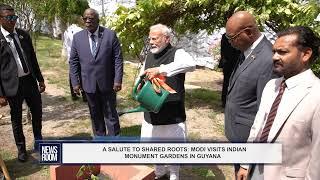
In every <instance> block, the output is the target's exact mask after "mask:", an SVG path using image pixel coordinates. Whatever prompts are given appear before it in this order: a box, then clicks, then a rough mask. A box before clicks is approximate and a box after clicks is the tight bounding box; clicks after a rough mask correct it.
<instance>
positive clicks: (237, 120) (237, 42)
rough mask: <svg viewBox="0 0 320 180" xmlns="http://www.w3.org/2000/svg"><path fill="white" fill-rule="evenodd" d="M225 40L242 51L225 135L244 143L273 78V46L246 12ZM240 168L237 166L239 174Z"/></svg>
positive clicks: (233, 22)
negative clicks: (263, 91) (267, 84)
mask: <svg viewBox="0 0 320 180" xmlns="http://www.w3.org/2000/svg"><path fill="white" fill-rule="evenodd" d="M226 37H227V39H228V40H229V42H230V43H231V45H232V46H233V47H235V48H237V49H239V50H240V51H241V55H240V57H242V58H240V59H239V60H238V64H237V65H236V68H235V70H234V71H233V73H232V75H231V78H230V83H229V87H228V93H227V102H226V107H225V112H224V113H225V135H226V137H227V138H228V140H229V141H230V142H246V141H247V138H248V136H249V133H250V128H251V126H252V124H253V121H254V118H255V115H256V113H257V111H258V107H259V103H260V99H261V94H262V90H263V88H264V86H265V85H266V83H267V82H268V81H269V80H270V79H271V78H272V76H273V71H272V44H271V43H270V42H269V41H268V40H267V38H266V37H265V36H264V35H262V34H261V33H260V31H259V29H258V27H257V24H256V21H255V18H254V17H253V15H252V14H250V13H248V12H246V11H239V12H236V13H235V14H233V15H232V16H231V17H230V18H229V20H228V21H227V24H226ZM239 167H240V166H238V165H237V166H236V167H235V170H236V171H238V169H239Z"/></svg>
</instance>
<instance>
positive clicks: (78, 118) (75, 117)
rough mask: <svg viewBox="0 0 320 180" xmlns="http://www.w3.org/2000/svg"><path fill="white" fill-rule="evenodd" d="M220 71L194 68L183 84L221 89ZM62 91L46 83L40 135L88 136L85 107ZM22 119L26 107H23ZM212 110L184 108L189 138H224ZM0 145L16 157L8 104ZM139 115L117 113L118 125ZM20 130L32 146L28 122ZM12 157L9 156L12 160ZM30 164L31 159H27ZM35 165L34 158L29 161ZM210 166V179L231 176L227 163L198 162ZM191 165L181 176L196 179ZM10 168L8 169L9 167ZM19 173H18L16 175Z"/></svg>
mask: <svg viewBox="0 0 320 180" xmlns="http://www.w3.org/2000/svg"><path fill="white" fill-rule="evenodd" d="M47 75H50V72H44V76H47ZM222 78H223V77H222V73H220V72H216V71H212V70H208V69H198V70H196V71H195V72H192V73H188V74H187V77H186V83H185V84H186V88H187V89H194V88H204V89H208V90H221V84H222ZM65 98H66V92H65V91H64V90H63V89H60V88H58V87H57V86H56V85H54V84H47V88H46V91H45V93H44V94H43V95H42V100H43V130H42V131H43V136H44V138H45V139H55V138H61V137H71V136H75V137H76V136H90V135H91V124H90V121H89V120H88V119H89V110H88V107H87V105H86V104H85V103H83V102H81V101H79V102H77V103H73V102H71V101H70V100H69V101H66V100H65ZM23 113H24V118H23V119H26V110H24V111H23ZM210 114H212V110H211V109H210V107H197V108H192V109H187V130H188V135H189V137H190V138H191V139H193V138H196V139H203V140H222V141H224V140H225V137H224V134H223V121H224V119H223V113H222V112H218V113H217V112H215V113H214V116H215V118H214V120H213V119H212V115H210ZM0 116H1V119H0V137H1V141H0V149H1V151H5V152H12V154H13V156H14V157H16V153H17V151H16V146H15V144H14V138H13V134H12V130H11V123H10V115H9V108H8V107H2V108H0ZM142 119H143V116H142V113H132V114H126V115H123V116H121V117H120V122H121V127H130V126H135V125H140V124H141V120H142ZM24 134H25V137H26V142H27V148H28V149H29V150H30V149H32V148H31V147H32V144H33V138H32V126H31V124H30V123H28V122H24ZM32 157H33V158H32V159H36V158H37V157H36V155H35V154H32ZM14 160H16V159H13V161H14ZM20 164H21V163H20ZM31 164H32V163H31ZM32 165H33V166H35V162H33V164H32ZM199 167H205V168H210V169H211V170H212V172H213V173H214V174H215V178H213V179H231V175H232V168H231V166H229V165H228V166H227V165H223V166H222V165H221V166H220V165H218V166H216V165H212V166H199ZM191 168H192V166H184V167H183V168H182V173H181V179H199V178H197V177H190V176H189V175H188V174H189V172H190V171H191ZM9 171H10V169H9ZM10 173H11V174H14V175H16V176H20V175H21V173H19V172H12V171H11V172H10ZM17 174H19V175H17ZM46 176H48V175H43V174H39V172H34V173H33V174H32V175H31V174H30V175H28V176H27V177H28V178H27V179H43V177H46Z"/></svg>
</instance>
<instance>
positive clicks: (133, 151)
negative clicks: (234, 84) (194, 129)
mask: <svg viewBox="0 0 320 180" xmlns="http://www.w3.org/2000/svg"><path fill="white" fill-rule="evenodd" d="M39 145H40V149H39V150H40V163H41V164H164V163H165V164H229V163H243V164H246V163H248V164H251V163H264V164H279V163H281V162H282V145H281V144H259V143H256V144H255V143H236V144H232V143H103V142H93V143H92V142H91V143H85V142H80V143H77V142H72V143H70V142H59V143H52V142H50V143H40V144H39Z"/></svg>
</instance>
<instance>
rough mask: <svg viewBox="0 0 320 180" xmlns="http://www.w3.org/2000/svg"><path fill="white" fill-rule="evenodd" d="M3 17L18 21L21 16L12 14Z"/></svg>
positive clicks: (7, 19)
mask: <svg viewBox="0 0 320 180" xmlns="http://www.w3.org/2000/svg"><path fill="white" fill-rule="evenodd" d="M2 18H3V19H5V20H6V21H16V20H17V19H18V18H19V16H16V15H10V16H3V17H2Z"/></svg>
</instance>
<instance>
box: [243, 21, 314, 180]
mask: <svg viewBox="0 0 320 180" xmlns="http://www.w3.org/2000/svg"><path fill="white" fill-rule="evenodd" d="M319 46H320V39H319V36H317V35H316V34H315V33H314V32H313V31H312V30H311V29H310V28H308V27H303V26H297V27H291V28H289V29H287V30H285V31H283V32H280V33H279V34H278V39H277V40H276V42H275V44H274V45H273V58H272V59H273V64H274V71H275V72H276V73H278V74H279V75H281V76H282V77H281V78H278V79H273V80H270V81H269V82H268V83H267V85H266V87H265V88H264V91H263V94H262V98H261V104H260V106H259V111H258V113H257V115H256V118H255V121H254V124H253V126H252V128H251V131H250V136H249V139H248V141H249V142H260V143H274V142H275V143H281V144H282V163H281V164H272V165H256V166H255V167H253V166H250V167H252V168H249V166H245V165H244V166H241V168H240V170H239V172H238V179H247V178H250V179H259V180H261V179H262V180H274V179H292V178H293V179H314V180H315V179H319V178H320V171H319V169H320V161H319V160H318V158H319V154H320V131H319V127H320V95H319V92H320V80H319V79H318V78H317V77H316V76H315V75H314V74H313V72H312V70H311V69H310V66H311V64H312V63H314V62H315V61H316V60H319V58H318V57H319V51H320V49H319ZM317 58H318V59H317ZM261 155H263V154H261ZM247 169H250V171H248V170H247Z"/></svg>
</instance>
